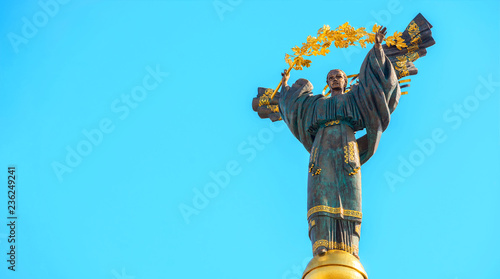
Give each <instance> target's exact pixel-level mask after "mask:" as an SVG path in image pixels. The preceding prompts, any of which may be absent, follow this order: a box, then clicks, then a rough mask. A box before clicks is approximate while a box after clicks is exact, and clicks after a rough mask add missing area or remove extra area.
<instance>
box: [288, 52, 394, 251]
mask: <svg viewBox="0 0 500 279" xmlns="http://www.w3.org/2000/svg"><path fill="white" fill-rule="evenodd" d="M312 89H313V86H312V84H311V83H310V82H309V81H308V80H305V79H299V80H297V82H295V83H294V84H293V85H292V87H289V86H286V87H284V88H282V91H281V94H280V95H281V97H280V100H279V111H280V114H281V117H282V118H283V120H284V121H285V123H286V124H287V125H288V127H289V129H290V131H291V132H292V133H293V135H294V136H295V137H296V138H297V139H298V140H299V141H300V142H301V143H302V144H303V145H304V147H305V148H306V150H307V151H308V152H309V153H310V162H309V174H308V197H307V210H308V214H307V218H308V222H309V237H310V239H311V241H312V243H313V252H314V253H315V252H316V249H317V248H319V247H325V248H326V249H327V250H330V249H340V250H345V251H348V252H350V253H352V254H354V255H357V254H358V242H359V237H360V224H361V219H362V213H361V172H360V167H361V165H362V164H364V163H365V162H366V161H368V159H369V158H370V157H371V156H372V155H373V154H374V153H375V151H376V150H377V146H378V143H379V140H380V137H381V134H382V132H383V131H384V130H385V129H386V128H387V126H388V124H389V121H390V115H391V113H392V112H393V111H394V109H395V108H396V106H397V104H398V101H399V97H400V95H401V90H400V87H399V83H398V77H397V76H396V72H395V70H394V68H393V65H392V64H391V62H390V60H389V59H388V57H387V56H386V55H385V53H384V51H383V50H382V49H381V48H372V49H371V50H370V51H369V52H368V54H367V56H366V58H365V60H364V62H363V64H362V66H361V70H360V74H359V82H358V83H357V84H355V85H353V86H351V89H350V91H349V92H347V93H345V94H342V95H337V96H331V97H325V96H323V95H313V94H312ZM362 129H366V135H365V136H363V137H361V138H359V139H356V138H355V132H356V131H359V130H362Z"/></svg>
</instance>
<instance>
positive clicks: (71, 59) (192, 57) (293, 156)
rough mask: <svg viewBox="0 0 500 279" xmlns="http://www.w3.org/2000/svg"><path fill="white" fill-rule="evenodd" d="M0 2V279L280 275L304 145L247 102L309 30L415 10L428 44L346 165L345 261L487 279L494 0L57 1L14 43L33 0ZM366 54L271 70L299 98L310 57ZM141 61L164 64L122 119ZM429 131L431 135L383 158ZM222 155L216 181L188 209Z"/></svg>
mask: <svg viewBox="0 0 500 279" xmlns="http://www.w3.org/2000/svg"><path fill="white" fill-rule="evenodd" d="M47 1H48V0H41V2H42V3H45V2H47ZM221 3H222V4H221ZM1 5H2V8H1V9H0V13H1V15H0V16H1V20H0V22H1V24H0V35H1V36H0V38H1V39H0V127H1V144H0V174H1V175H0V177H2V180H3V181H5V182H0V185H4V186H2V187H3V190H0V197H1V198H0V220H3V221H0V224H4V223H6V222H7V220H6V217H7V186H6V181H7V167H8V166H9V165H12V164H13V165H15V166H16V167H17V172H18V177H17V192H16V194H17V216H18V218H19V219H18V220H17V228H16V230H17V235H16V237H17V239H16V241H17V243H16V247H17V252H16V253H17V254H16V255H17V263H16V269H17V270H16V271H15V272H12V271H9V270H8V269H7V266H8V264H7V262H6V259H7V255H6V253H7V252H8V251H7V247H8V243H7V237H8V233H9V232H8V228H7V226H5V225H2V226H0V278H38V279H42V278H50V279H58V278H75V279H77V278H99V279H100V278H103V279H104V278H106V279H112V278H117V279H120V278H124V279H128V278H136V279H153V278H181V277H182V278H242V279H243V278H279V279H281V278H283V279H292V278H300V274H301V273H302V271H303V270H304V267H305V264H306V263H307V261H308V260H309V259H310V257H311V244H310V242H309V239H308V237H307V222H306V183H307V163H308V154H307V152H306V151H305V150H304V148H303V147H302V146H301V144H300V143H299V142H298V141H297V140H296V139H295V138H294V137H293V136H292V135H291V133H290V132H289V131H288V130H287V129H286V127H285V126H284V124H283V123H278V124H277V125H275V126H270V121H268V120H261V119H259V118H258V117H257V115H256V113H255V112H253V111H252V109H251V105H250V104H251V100H252V98H253V97H255V95H256V94H257V87H259V86H264V87H275V86H276V85H277V83H278V82H279V80H280V72H281V71H282V70H283V69H284V68H285V67H286V64H285V62H284V55H285V53H286V52H290V48H291V47H293V46H294V45H298V44H300V43H302V42H304V41H305V39H306V37H307V36H308V35H314V34H315V33H316V31H317V30H318V28H320V27H321V26H323V25H324V24H329V25H330V26H331V27H332V28H334V27H337V26H338V25H340V24H342V23H344V22H346V21H349V22H350V24H351V25H353V26H355V27H361V26H365V27H371V25H372V24H373V23H374V22H377V23H378V24H382V25H385V26H387V27H388V31H389V34H392V33H393V32H394V31H396V30H398V31H403V30H404V28H405V27H406V26H407V24H408V23H409V22H410V21H411V20H412V19H413V17H415V16H416V15H417V14H418V13H419V12H421V13H422V14H423V15H424V16H425V17H426V18H427V19H428V20H429V21H430V22H431V23H432V24H433V25H434V28H433V29H432V31H433V36H434V38H435V40H436V42H437V44H436V45H435V46H433V47H431V48H430V49H429V50H428V55H427V56H426V57H424V58H422V59H420V60H418V61H417V62H416V65H417V67H418V68H419V71H420V72H419V74H418V75H417V76H413V77H412V82H411V87H410V89H409V94H408V95H406V96H403V97H402V98H401V101H400V105H399V106H398V108H397V110H396V111H395V112H394V114H393V117H392V121H391V124H390V126H389V128H388V130H387V131H386V132H385V133H384V135H383V136H382V141H381V144H380V146H379V148H378V151H377V153H376V154H375V156H374V157H373V158H372V159H371V160H370V161H369V162H368V163H367V164H366V165H364V166H363V169H362V171H363V213H364V216H363V226H362V238H361V243H360V256H361V262H362V263H363V265H364V267H365V269H366V271H367V272H368V275H369V277H370V278H371V279H376V278H384V279H386V278H403V277H404V278H447V279H448V278H449V279H459V278H464V279H465V278H499V276H500V265H498V263H499V262H500V254H499V253H498V250H499V249H500V240H499V239H498V237H497V234H498V233H497V232H498V230H499V229H500V223H499V218H500V205H499V204H500V203H499V202H498V201H499V198H500V187H499V186H500V183H499V170H500V168H499V167H500V163H499V160H498V158H499V155H500V123H499V122H500V113H499V105H500V99H499V97H498V93H499V92H500V85H499V84H498V82H500V55H499V48H498V45H499V44H500V28H499V27H500V21H499V14H500V3H499V2H498V1H453V2H452V1H443V2H440V1H395V0H388V1H250V0H241V1H238V0H231V1H229V0H220V1H76V0H73V1H68V3H66V4H59V5H58V10H54V7H53V11H56V12H53V16H49V17H47V18H48V22H46V23H43V22H42V23H43V24H42V23H40V22H38V23H39V25H40V27H38V28H37V31H36V32H34V34H33V32H32V34H31V35H32V36H31V38H28V39H26V41H24V42H26V43H20V44H19V45H15V44H13V43H12V42H11V40H10V39H9V34H11V33H13V34H16V35H17V36H22V29H23V25H24V24H25V23H24V22H23V18H26V19H27V20H28V21H30V22H33V20H38V21H40V20H43V15H41V14H40V13H39V12H40V11H43V8H42V7H41V6H40V4H38V3H37V1H9V2H7V1H4V2H2V4H1ZM224 5H226V6H224ZM37 13H38V14H37ZM35 15H38V16H42V17H40V18H37V19H33V16H35ZM32 31H33V30H32ZM10 36H12V34H11V35H10ZM16 49H17V52H16ZM367 51H368V49H361V48H350V49H348V51H345V50H340V49H332V52H331V53H330V54H329V55H328V56H326V57H315V58H314V59H313V62H312V66H311V68H308V69H305V70H303V71H293V72H292V74H291V82H293V81H294V80H296V79H298V78H300V77H303V78H307V79H309V80H311V81H312V83H313V84H314V85H315V86H316V89H315V91H316V93H318V94H319V93H320V91H321V89H322V88H323V86H324V85H325V76H326V74H327V72H328V71H329V70H330V69H333V68H341V69H343V70H344V71H345V72H346V73H347V74H355V73H357V72H358V71H359V67H360V65H361V62H362V60H363V59H364V56H365V55H366V53H367ZM147 67H151V68H152V69H155V68H156V67H159V69H160V71H162V72H168V73H169V74H168V77H164V78H163V80H162V82H161V83H159V84H158V86H157V88H156V89H154V90H151V91H148V92H147V95H146V96H145V97H144V99H143V100H142V101H140V102H135V105H136V107H135V108H133V109H132V108H130V112H129V114H128V115H126V116H124V115H123V114H122V113H116V112H115V111H113V109H112V106H113V104H115V105H116V104H117V103H116V102H118V104H119V105H120V106H123V105H124V103H123V102H122V101H121V98H122V95H130V94H131V92H132V90H133V89H134V88H135V86H138V85H141V84H142V82H143V78H144V77H146V76H148V70H147ZM481 79H483V80H484V79H486V80H492V81H493V82H494V83H496V84H495V85H494V86H492V87H490V88H489V89H490V90H491V91H489V90H488V88H486V87H484V85H483V83H482V82H481ZM153 81H154V80H153ZM151 82H152V81H151ZM478 88H479V89H478ZM476 89H478V90H479V91H477V92H480V93H481V94H483V95H482V96H485V97H484V98H482V99H481V100H479V99H478V98H477V97H475V95H474V94H475V92H476ZM464 104H465V105H466V107H467V108H468V110H465V113H464V114H462V115H461V114H459V113H458V112H455V111H454V107H455V106H457V105H464ZM103 119H104V120H105V121H106V119H108V121H110V122H111V125H112V127H114V129H113V131H112V132H110V133H105V134H103V137H102V139H101V140H100V141H99V142H98V144H97V145H93V146H92V150H91V151H90V152H88V153H89V154H88V155H86V156H83V157H82V160H81V162H79V163H78V164H75V165H76V166H75V167H71V172H65V173H64V174H62V175H60V176H61V177H60V178H61V179H59V178H58V175H57V174H56V172H55V171H54V164H57V163H60V164H65V165H67V162H66V156H67V154H68V151H67V150H68V149H67V148H70V149H73V150H74V149H76V148H77V146H78V145H79V144H82V142H85V141H86V140H87V139H86V137H85V135H84V134H83V133H82V131H83V130H88V131H90V130H93V129H98V128H99V123H100V122H101V121H102V120H103ZM271 128H273V129H274V130H271ZM435 129H441V130H442V131H443V133H444V136H445V138H446V139H445V140H444V142H439V143H437V142H435V147H434V148H433V150H431V151H430V152H428V154H426V155H425V156H424V157H420V158H419V160H420V161H418V163H417V164H413V170H411V171H408V170H406V171H401V170H399V169H400V168H401V167H402V164H403V163H402V161H405V160H410V158H411V156H417V155H415V154H417V153H419V152H420V153H419V154H423V153H421V151H419V150H420V149H419V147H418V145H417V144H416V142H415V141H423V140H425V139H430V138H431V137H432V133H433V131H434V130H435ZM253 141H255V142H253ZM252 142H253V143H252ZM252 144H253V145H252ZM412 154H413V155H412ZM417 157H418V156H417ZM415 158H416V157H415ZM228 164H229V165H232V166H230V168H233V169H232V170H233V171H234V172H233V175H228V177H229V179H226V181H224V182H227V183H226V184H227V185H226V186H225V187H223V188H222V187H220V186H217V187H216V188H212V189H211V190H212V192H209V194H210V196H211V197H210V198H207V200H205V201H204V203H205V204H203V203H201V202H200V201H198V202H199V204H196V205H195V204H193V199H197V198H199V197H198V195H200V194H196V193H199V192H201V193H203V191H205V190H207V189H208V186H207V185H211V186H213V185H214V184H210V183H213V182H214V178H213V177H212V176H211V173H215V174H216V175H218V176H220V177H222V176H224V174H223V173H222V172H226V168H227V165H228ZM2 172H3V174H2ZM388 175H398V176H399V178H400V180H399V181H396V182H394V181H392V182H391V181H390V180H388V178H387V176H388ZM214 191H215V192H214ZM203 195H205V194H203ZM195 206H198V207H197V208H195ZM188 207H189V208H191V211H190V214H187V213H184V214H183V213H182V212H181V209H184V210H186V208H188Z"/></svg>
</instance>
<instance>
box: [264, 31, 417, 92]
mask: <svg viewBox="0 0 500 279" xmlns="http://www.w3.org/2000/svg"><path fill="white" fill-rule="evenodd" d="M379 28H380V26H379V25H377V24H375V25H373V28H372V32H371V33H369V32H367V31H366V30H365V28H364V27H361V28H358V29H355V28H354V27H352V26H350V25H349V23H348V22H346V23H344V24H342V25H340V26H339V27H337V28H336V29H334V30H332V29H330V26H328V25H324V26H323V27H322V28H320V29H319V30H318V33H317V36H316V37H313V36H308V37H307V41H306V42H305V43H303V44H302V46H301V47H298V46H295V47H293V48H292V51H293V54H292V55H289V54H288V53H287V54H285V61H286V63H287V64H288V65H289V66H290V69H288V71H287V72H290V70H291V69H292V68H293V69H295V70H302V69H303V67H306V68H308V67H309V66H311V60H309V59H304V56H317V55H323V56H325V55H326V54H328V53H329V52H330V49H329V48H330V46H331V45H332V44H333V45H334V46H335V47H337V48H347V47H349V46H354V45H356V44H359V45H360V46H361V47H363V48H365V47H366V44H373V43H375V34H376V33H377V31H378V29H379ZM401 35H402V33H400V32H397V31H396V32H394V35H393V36H389V37H387V38H386V39H385V41H386V44H387V46H389V47H390V46H393V45H394V46H396V47H397V48H398V49H402V48H405V47H407V45H406V44H405V43H404V40H403V38H401ZM280 87H281V82H280V84H279V85H278V87H277V88H276V89H275V90H274V92H273V94H272V95H271V99H272V98H273V97H274V95H275V94H276V92H277V91H278V90H279V89H280Z"/></svg>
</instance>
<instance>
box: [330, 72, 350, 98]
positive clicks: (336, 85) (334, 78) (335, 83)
mask: <svg viewBox="0 0 500 279" xmlns="http://www.w3.org/2000/svg"><path fill="white" fill-rule="evenodd" d="M326 83H327V84H328V87H330V90H331V91H332V94H333V92H334V91H339V90H341V91H342V94H343V93H344V92H345V89H346V87H347V75H346V74H345V73H344V71H342V70H339V69H335V70H331V71H330V72H329V73H328V75H327V76H326Z"/></svg>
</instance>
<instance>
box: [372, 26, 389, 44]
mask: <svg viewBox="0 0 500 279" xmlns="http://www.w3.org/2000/svg"><path fill="white" fill-rule="evenodd" d="M386 34H387V28H385V27H383V26H380V28H379V29H378V31H377V34H375V47H381V46H382V45H381V44H382V42H383V41H384V39H385V35H386Z"/></svg>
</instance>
